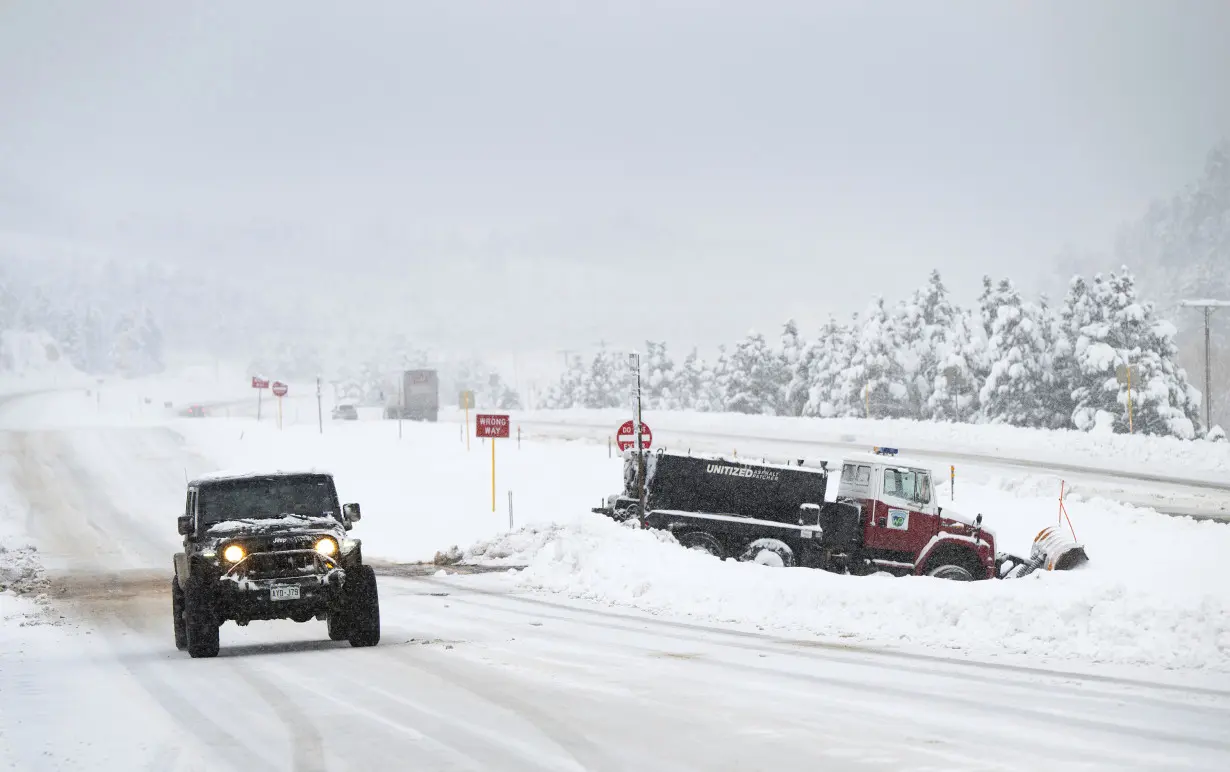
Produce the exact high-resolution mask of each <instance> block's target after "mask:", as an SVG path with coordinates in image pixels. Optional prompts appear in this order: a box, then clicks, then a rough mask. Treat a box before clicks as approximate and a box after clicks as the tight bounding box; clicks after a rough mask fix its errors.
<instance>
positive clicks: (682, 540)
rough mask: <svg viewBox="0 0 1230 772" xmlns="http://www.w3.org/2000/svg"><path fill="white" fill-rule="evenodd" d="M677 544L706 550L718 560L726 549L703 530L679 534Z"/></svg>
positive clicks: (722, 558)
mask: <svg viewBox="0 0 1230 772" xmlns="http://www.w3.org/2000/svg"><path fill="white" fill-rule="evenodd" d="M632 506H633V507H635V506H636V505H635V504H633V505H632ZM679 544H681V545H682V546H684V547H687V548H688V549H690V550H700V551H701V552H708V553H709V554H710V555H712V556H713V557H715V558H717V559H718V560H725V559H726V550H724V549H722V544H721V542H719V541H718V540H717V539H716V538H714V536H713V534H710V533H706V532H704V531H688V532H687V533H685V534H680V536H679Z"/></svg>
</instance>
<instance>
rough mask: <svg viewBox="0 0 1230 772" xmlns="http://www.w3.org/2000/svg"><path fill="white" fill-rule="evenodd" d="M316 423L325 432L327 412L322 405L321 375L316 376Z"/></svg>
mask: <svg viewBox="0 0 1230 772" xmlns="http://www.w3.org/2000/svg"><path fill="white" fill-rule="evenodd" d="M316 424H317V425H318V426H319V427H320V433H321V434H324V433H325V412H324V409H323V408H322V407H321V406H320V376H319V375H318V376H316Z"/></svg>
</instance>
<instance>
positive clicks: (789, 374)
mask: <svg viewBox="0 0 1230 772" xmlns="http://www.w3.org/2000/svg"><path fill="white" fill-rule="evenodd" d="M780 346H781V348H780V351H779V356H780V357H781V364H780V367H779V369H778V379H779V383H778V390H779V391H780V392H781V396H780V398H779V400H778V405H779V409H780V411H781V412H782V413H783V414H785V415H796V416H797V415H801V414H802V410H803V404H804V402H805V401H804V400H798V399H792V398H791V387H792V384H793V383H794V380H795V369H796V368H797V367H798V364H799V360H800V358H802V356H803V351H804V349H806V348H807V346H806V344H805V343H804V342H803V339H802V338H801V337H800V336H799V326H798V324H796V323H795V321H794V320H793V319H789V320H787V321H786V323H785V324H784V325H782V337H781V342H780Z"/></svg>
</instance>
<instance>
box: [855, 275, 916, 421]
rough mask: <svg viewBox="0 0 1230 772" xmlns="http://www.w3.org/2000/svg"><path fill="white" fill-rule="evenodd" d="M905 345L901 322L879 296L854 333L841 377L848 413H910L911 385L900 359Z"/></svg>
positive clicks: (888, 415) (887, 415)
mask: <svg viewBox="0 0 1230 772" xmlns="http://www.w3.org/2000/svg"><path fill="white" fill-rule="evenodd" d="M900 346H901V336H900V332H899V330H898V329H897V325H896V323H895V321H894V319H893V318H892V317H890V316H889V314H888V310H887V309H886V308H885V306H884V299H883V298H880V297H877V298H876V299H875V300H873V301H872V302H871V305H870V306H868V307H867V311H866V313H864V314H863V319H862V323H861V324H860V325H859V326H858V328H857V330H856V332H855V333H854V340H853V350H852V355H851V358H850V364H849V366H848V367H846V368H845V370H844V371H843V372H842V373H841V375H840V376H839V377H838V383H839V385H838V391H839V398H840V399H841V400H842V402H844V412H845V414H846V415H865V416H869V417H871V418H901V417H904V416H907V415H909V412H910V403H909V393H910V392H909V388H908V387H907V386H906V384H905V371H904V369H903V368H902V367H901V364H900V362H899V361H898V360H897V357H896V352H897V350H898V349H899V348H900Z"/></svg>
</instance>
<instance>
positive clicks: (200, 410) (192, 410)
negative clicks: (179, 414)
mask: <svg viewBox="0 0 1230 772" xmlns="http://www.w3.org/2000/svg"><path fill="white" fill-rule="evenodd" d="M183 414H184V415H185V416H187V417H188V418H205V417H206V416H207V415H209V411H207V410H206V409H205V406H204V405H191V406H189V407H188V409H187V410H185V411H184V412H183Z"/></svg>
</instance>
